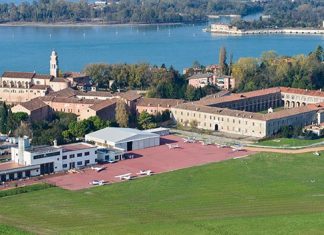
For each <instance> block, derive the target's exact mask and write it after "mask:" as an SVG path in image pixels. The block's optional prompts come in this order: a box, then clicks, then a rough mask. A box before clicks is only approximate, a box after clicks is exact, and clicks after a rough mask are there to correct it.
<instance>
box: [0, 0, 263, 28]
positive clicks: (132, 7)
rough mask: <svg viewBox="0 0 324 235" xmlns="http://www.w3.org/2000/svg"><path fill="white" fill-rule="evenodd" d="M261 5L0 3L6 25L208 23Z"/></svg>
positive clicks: (168, 0) (127, 0)
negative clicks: (211, 17)
mask: <svg viewBox="0 0 324 235" xmlns="http://www.w3.org/2000/svg"><path fill="white" fill-rule="evenodd" d="M261 9H262V7H261V6H260V4H259V3H253V2H249V1H236V0H198V1H192V0H181V1H178V0H158V1H157V0H120V1H118V3H115V2H112V3H111V4H109V5H105V6H100V7H99V6H95V5H94V4H89V3H88V2H87V1H86V0H81V1H77V2H70V1H65V0H38V1H33V2H32V3H28V2H23V3H21V4H19V5H15V4H13V3H3V4H0V20H1V21H2V22H17V21H24V22H46V23H53V22H65V21H70V22H84V21H92V20H100V21H103V22H107V23H192V22H206V21H207V20H208V17H207V15H208V14H239V15H246V14H250V13H254V12H257V11H260V10H261Z"/></svg>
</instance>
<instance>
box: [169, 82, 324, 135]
mask: <svg viewBox="0 0 324 235" xmlns="http://www.w3.org/2000/svg"><path fill="white" fill-rule="evenodd" d="M290 89H291V88H283V87H277V88H269V89H264V90H258V91H253V92H246V93H240V94H233V95H229V96H223V97H216V96H215V97H213V96H209V97H208V98H206V99H202V100H200V101H198V102H192V103H184V104H180V105H178V106H176V107H173V108H171V112H172V116H173V118H174V120H175V121H176V122H177V123H178V124H181V125H183V126H196V127H197V128H199V129H204V130H210V131H219V132H224V133H230V134H237V135H243V136H251V137H257V138H264V137H267V136H271V135H273V134H276V133H277V132H278V131H279V130H280V129H281V128H282V127H284V126H301V127H304V126H307V125H312V124H317V125H318V124H319V123H322V122H323V121H324V119H323V117H322V116H323V115H321V114H322V113H323V110H324V103H321V101H322V98H321V97H324V92H321V91H306V90H301V89H293V90H290ZM287 95H289V96H287ZM287 97H289V98H287ZM304 97H306V99H305V100H304ZM285 99H286V100H285ZM291 99H293V101H294V102H297V101H298V100H300V99H301V100H304V101H305V104H303V105H299V106H298V107H297V106H295V107H294V108H290V106H289V108H288V107H287V108H285V109H281V110H279V111H275V112H269V113H260V112H259V111H264V110H267V109H270V110H271V109H272V108H276V107H281V106H283V105H284V104H286V103H287V101H290V102H292V100H291ZM257 112H259V113H257Z"/></svg>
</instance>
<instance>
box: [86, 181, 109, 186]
mask: <svg viewBox="0 0 324 235" xmlns="http://www.w3.org/2000/svg"><path fill="white" fill-rule="evenodd" d="M89 184H91V185H99V186H102V185H104V184H105V181H104V180H93V181H92V182H90V183H89Z"/></svg>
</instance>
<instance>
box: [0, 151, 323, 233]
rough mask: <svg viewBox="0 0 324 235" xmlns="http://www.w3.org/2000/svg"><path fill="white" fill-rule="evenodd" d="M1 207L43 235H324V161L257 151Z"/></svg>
mask: <svg viewBox="0 0 324 235" xmlns="http://www.w3.org/2000/svg"><path fill="white" fill-rule="evenodd" d="M0 205H1V210H0V221H1V223H2V224H7V225H9V226H13V227H17V228H18V229H22V230H26V231H29V232H34V233H40V234H123V235H124V234H163V235H164V234H170V235H171V234H172V235H174V234H181V235H183V234H186V235H187V234H271V235H273V234H285V235H286V234H324V158H322V157H316V156H314V155H313V154H303V155H279V154H265V153H264V154H257V155H255V156H251V157H248V158H243V159H237V160H229V161H225V162H221V163H215V164H209V165H205V166H200V167H194V168H190V169H184V170H179V171H174V172H170V173H165V174H161V175H156V176H152V177H149V178H143V179H139V180H134V181H129V182H125V183H120V184H114V185H109V186H104V187H98V188H94V189H89V190H83V191H78V192H71V191H66V190H63V189H60V188H48V189H44V190H39V191H34V192H28V193H23V194H19V195H14V196H8V197H2V198H0ZM8 229H13V228H8ZM0 231H1V227H0ZM12 231H13V232H12V233H11V234H14V233H15V230H12ZM16 233H17V234H23V233H21V232H19V231H17V232H16Z"/></svg>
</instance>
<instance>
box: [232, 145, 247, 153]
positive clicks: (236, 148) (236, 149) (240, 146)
mask: <svg viewBox="0 0 324 235" xmlns="http://www.w3.org/2000/svg"><path fill="white" fill-rule="evenodd" d="M231 147H232V149H233V152H238V151H245V149H244V148H243V146H242V145H234V146H231Z"/></svg>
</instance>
